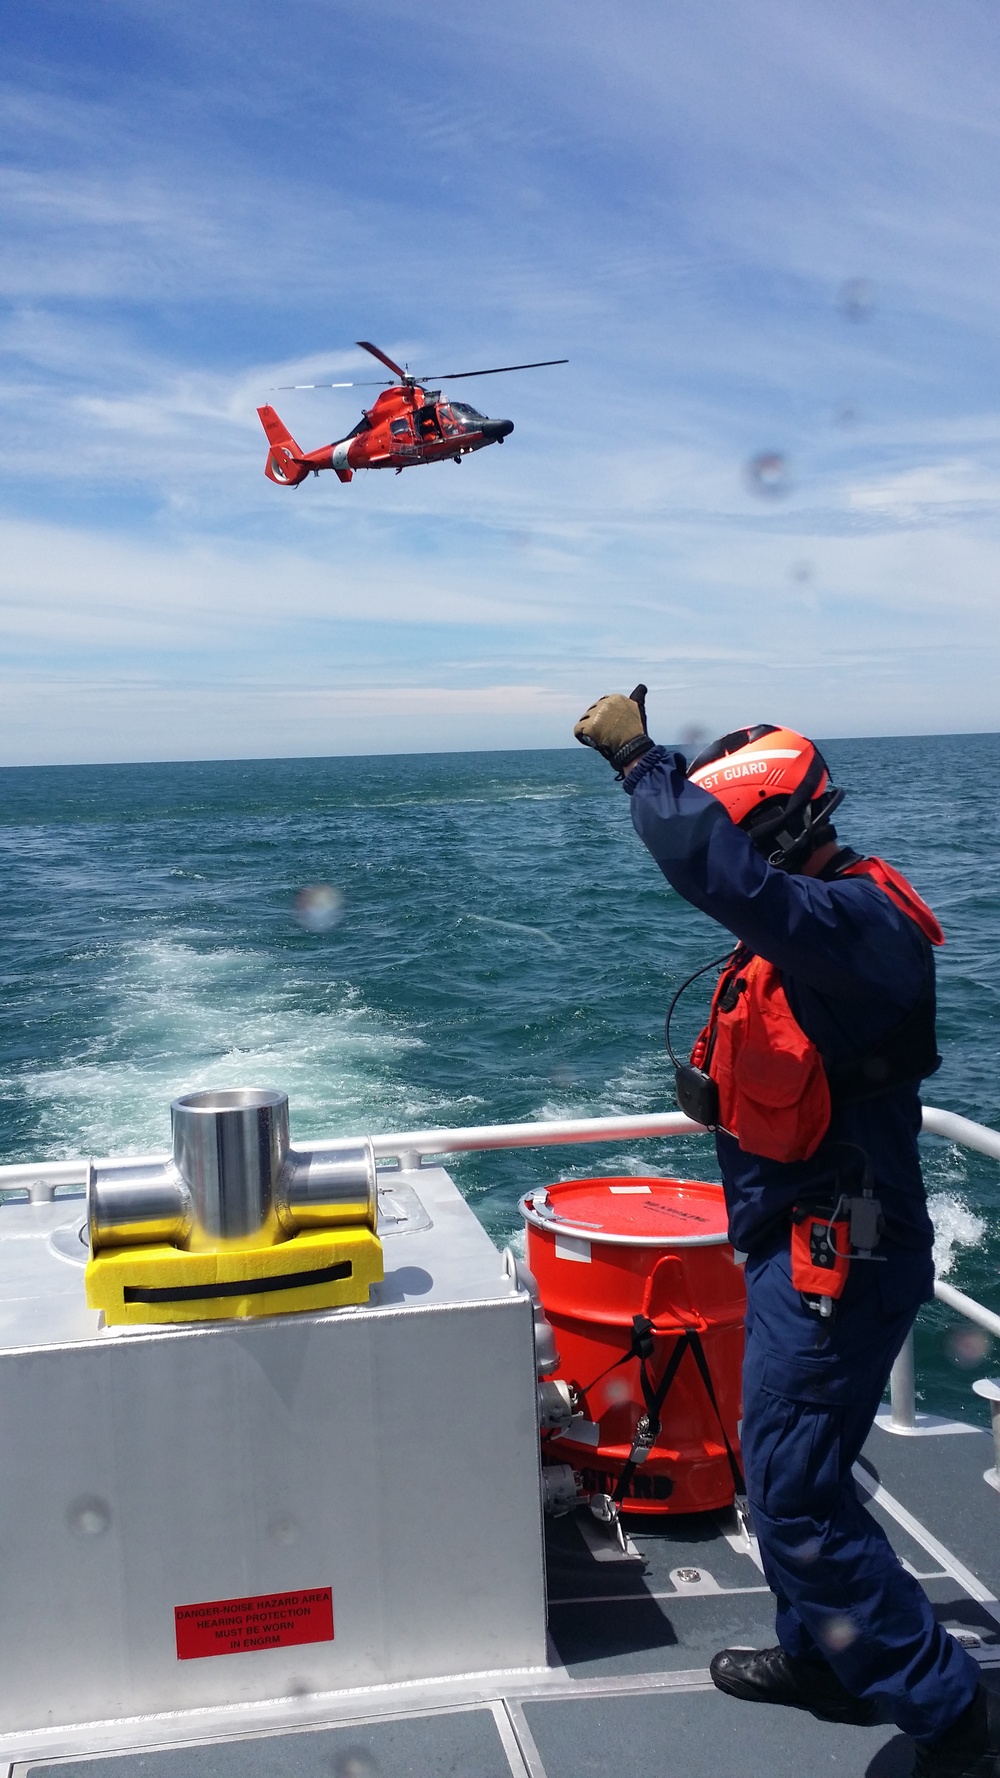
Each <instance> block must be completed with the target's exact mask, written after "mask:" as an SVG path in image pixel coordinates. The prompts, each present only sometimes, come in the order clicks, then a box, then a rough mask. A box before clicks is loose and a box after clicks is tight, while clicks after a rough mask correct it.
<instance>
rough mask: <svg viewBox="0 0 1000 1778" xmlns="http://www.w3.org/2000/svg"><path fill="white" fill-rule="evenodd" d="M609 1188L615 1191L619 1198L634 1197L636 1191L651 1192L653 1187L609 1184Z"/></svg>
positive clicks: (610, 1190)
mask: <svg viewBox="0 0 1000 1778" xmlns="http://www.w3.org/2000/svg"><path fill="white" fill-rule="evenodd" d="M608 1190H609V1192H614V1193H615V1195H616V1196H617V1197H619V1198H627V1197H634V1196H635V1194H636V1192H649V1191H651V1190H652V1187H651V1186H649V1185H609V1186H608Z"/></svg>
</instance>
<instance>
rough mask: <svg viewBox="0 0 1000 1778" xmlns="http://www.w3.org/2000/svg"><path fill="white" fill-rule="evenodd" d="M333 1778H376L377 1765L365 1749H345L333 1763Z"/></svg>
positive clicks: (377, 1772)
mask: <svg viewBox="0 0 1000 1778" xmlns="http://www.w3.org/2000/svg"><path fill="white" fill-rule="evenodd" d="M333 1772H334V1778H378V1775H379V1764H378V1761H377V1760H376V1759H373V1758H372V1756H371V1754H370V1753H369V1752H368V1749H367V1747H345V1748H344V1751H343V1753H339V1754H338V1755H337V1758H336V1759H335V1760H334V1762H333Z"/></svg>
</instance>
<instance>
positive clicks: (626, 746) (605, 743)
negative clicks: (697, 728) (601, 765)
mask: <svg viewBox="0 0 1000 1778" xmlns="http://www.w3.org/2000/svg"><path fill="white" fill-rule="evenodd" d="M573 733H574V735H575V736H576V738H577V740H578V741H582V743H583V745H584V747H594V748H596V750H597V752H598V753H600V754H602V755H603V756H604V758H605V759H606V760H608V761H609V763H610V764H611V765H613V766H614V768H615V771H616V772H617V773H618V775H619V777H621V776H624V772H625V768H626V766H629V765H631V764H632V763H633V761H635V760H637V759H639V758H640V756H641V755H642V754H643V753H648V752H649V749H650V748H651V747H652V745H653V742H652V741H651V740H650V738H649V734H648V732H647V729H646V687H645V686H644V685H637V686H636V688H635V690H634V692H633V693H632V696H631V697H630V698H623V697H622V696H621V695H620V693H618V692H611V693H610V694H609V695H608V696H607V697H604V698H598V700H597V703H596V704H591V706H590V709H589V710H587V711H585V712H584V714H583V715H582V716H581V718H580V720H579V722H578V723H577V724H576V727H575V728H574V730H573Z"/></svg>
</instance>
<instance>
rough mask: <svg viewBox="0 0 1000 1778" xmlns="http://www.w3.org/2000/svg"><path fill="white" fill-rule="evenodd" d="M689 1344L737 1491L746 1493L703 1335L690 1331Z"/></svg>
mask: <svg viewBox="0 0 1000 1778" xmlns="http://www.w3.org/2000/svg"><path fill="white" fill-rule="evenodd" d="M688 1345H689V1346H690V1348H691V1353H692V1356H693V1358H694V1361H695V1364H696V1365H697V1366H698V1369H699V1370H700V1372H701V1380H702V1382H703V1383H704V1385H705V1389H706V1392H707V1394H708V1399H709V1401H710V1402H711V1404H712V1406H713V1408H714V1409H715V1418H716V1419H717V1420H718V1422H719V1431H720V1432H721V1433H722V1441H723V1443H724V1445H725V1447H726V1456H727V1457H728V1458H729V1468H730V1470H731V1472H732V1477H733V1481H734V1482H735V1483H736V1492H737V1494H745V1493H746V1491H747V1485H746V1482H745V1481H744V1479H743V1471H742V1469H741V1468H740V1461H739V1458H738V1457H737V1455H736V1452H735V1451H734V1450H733V1447H732V1445H731V1444H730V1442H729V1434H728V1432H727V1431H726V1426H725V1421H724V1420H723V1418H722V1413H721V1411H720V1408H719V1403H718V1401H717V1399H716V1394H715V1386H714V1384H713V1382H712V1373H711V1371H710V1370H709V1368H708V1359H707V1358H706V1357H705V1348H704V1346H703V1345H702V1343H701V1335H700V1334H698V1333H693V1332H692V1333H689V1334H688Z"/></svg>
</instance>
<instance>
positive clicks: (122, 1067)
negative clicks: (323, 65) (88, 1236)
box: [0, 939, 454, 1160]
mask: <svg viewBox="0 0 1000 1778" xmlns="http://www.w3.org/2000/svg"><path fill="white" fill-rule="evenodd" d="M326 1000H327V1002H328V1004H327V1005H325V1006H321V1007H319V1008H317V1005H316V1001H317V995H316V984H315V980H314V979H312V978H311V977H310V976H309V975H308V974H307V972H306V970H304V969H300V968H299V967H298V966H297V965H291V966H289V965H285V966H284V967H282V966H280V965H277V964H276V963H275V960H274V959H273V957H270V956H268V955H267V954H265V953H263V952H260V951H257V950H253V949H241V950H235V949H213V950H199V949H198V948H196V947H195V946H194V945H190V944H184V943H180V942H177V941H176V940H172V939H152V940H147V941H143V942H140V943H137V944H133V945H126V946H123V947H114V948H113V949H112V950H110V951H109V954H108V958H107V967H106V973H105V979H104V980H103V981H102V982H101V983H99V984H98V991H97V992H96V993H95V995H94V1005H95V1008H96V1007H100V1008H101V1011H100V1013H99V1014H98V1015H97V1016H98V1018H99V1020H100V1025H99V1028H95V1030H94V1033H93V1036H92V1038H91V1041H90V1044H89V1053H85V1054H84V1055H83V1056H82V1057H81V1059H80V1060H79V1061H77V1062H74V1063H71V1064H69V1065H65V1066H60V1067H54V1068H50V1069H40V1070H38V1071H36V1072H34V1073H31V1074H20V1073H17V1074H9V1075H8V1076H7V1078H6V1079H5V1080H3V1081H2V1082H0V1090H2V1091H3V1092H4V1093H6V1094H7V1095H9V1096H10V1097H12V1098H14V1099H20V1100H21V1101H22V1103H23V1102H24V1101H28V1102H29V1104H30V1105H31V1107H32V1110H33V1113H34V1121H35V1124H36V1129H37V1137H36V1140H35V1142H34V1143H33V1144H32V1153H31V1154H30V1155H25V1156H24V1157H23V1158H25V1159H28V1158H30V1159H35V1158H38V1159H41V1158H59V1157H62V1156H75V1155H115V1154H129V1153H132V1154H135V1153H151V1152H163V1151H164V1150H166V1149H168V1148H169V1146H170V1101H171V1100H172V1099H174V1098H176V1097H177V1095H178V1094H179V1093H184V1092H193V1091H196V1090H198V1089H203V1088H208V1087H234V1086H264V1087H279V1088H281V1089H282V1090H283V1091H285V1092H287V1094H288V1096H289V1101H290V1108H291V1119H292V1134H293V1138H294V1136H295V1135H299V1136H300V1137H305V1136H314V1137H315V1136H320V1135H329V1136H336V1135H339V1134H358V1133H360V1132H362V1131H365V1130H385V1129H387V1128H397V1129H398V1128H406V1127H410V1128H412V1127H413V1126H414V1125H421V1124H427V1123H431V1124H436V1123H442V1122H447V1121H448V1118H447V1113H449V1112H453V1111H454V1106H453V1104H452V1103H451V1101H442V1102H441V1103H440V1104H437V1103H435V1102H433V1100H432V1099H431V1098H430V1097H428V1096H427V1095H422V1094H420V1093H418V1092H414V1091H413V1089H412V1087H411V1086H410V1085H409V1084H408V1082H407V1078H406V1076H407V1072H408V1071H407V1068H406V1058H407V1057H408V1056H409V1055H410V1054H411V1053H412V1052H413V1051H414V1050H417V1049H420V1048H421V1047H422V1044H421V1040H420V1039H419V1038H417V1037H415V1036H413V1035H412V1034H411V1033H410V1032H409V1031H407V1030H406V1029H404V1028H402V1027H396V1026H394V1025H393V1023H392V1022H391V1021H390V1020H389V1019H387V1018H386V1017H384V1016H383V1015H381V1014H379V1013H376V1012H375V1011H373V1010H372V1009H371V1008H370V1007H368V1006H366V1005H365V1004H364V1002H363V1000H362V999H361V996H360V994H359V993H358V992H357V990H356V989H353V988H351V987H350V986H349V985H345V984H343V983H336V982H335V983H331V984H330V985H329V987H328V990H327V994H326ZM3 1158H4V1159H5V1160H12V1159H16V1158H18V1157H17V1156H16V1155H14V1154H7V1155H5V1156H4V1157H3Z"/></svg>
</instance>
